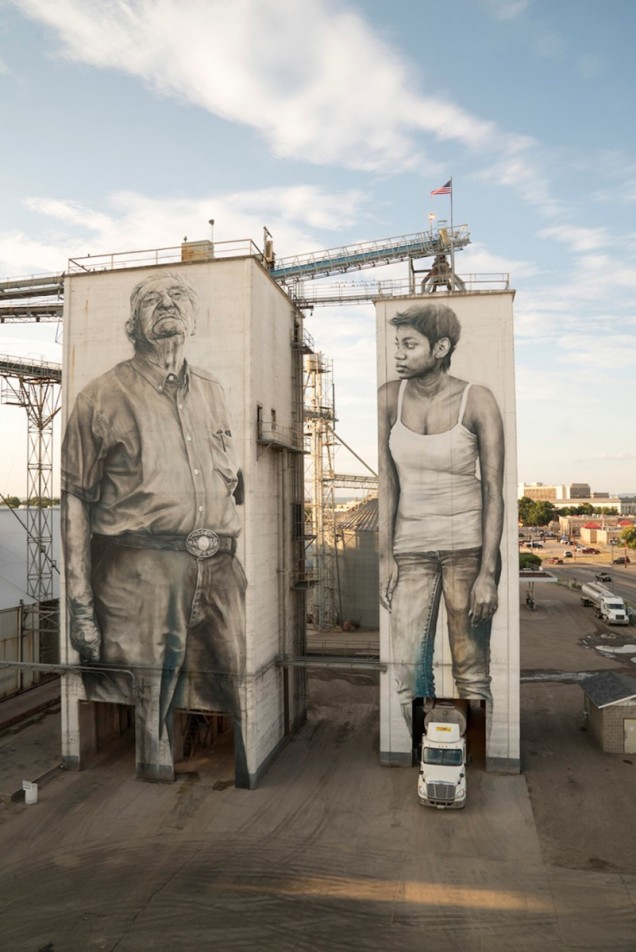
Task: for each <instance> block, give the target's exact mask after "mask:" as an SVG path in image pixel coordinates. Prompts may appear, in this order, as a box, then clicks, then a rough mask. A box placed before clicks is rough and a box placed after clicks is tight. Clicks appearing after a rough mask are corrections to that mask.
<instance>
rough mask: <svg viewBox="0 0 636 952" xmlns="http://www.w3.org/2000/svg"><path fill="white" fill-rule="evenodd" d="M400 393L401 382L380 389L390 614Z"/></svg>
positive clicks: (383, 565) (383, 591) (384, 569)
mask: <svg viewBox="0 0 636 952" xmlns="http://www.w3.org/2000/svg"><path fill="white" fill-rule="evenodd" d="M398 389H399V382H391V383H386V384H384V386H382V387H381V388H380V391H379V394H378V431H379V444H380V445H379V470H380V473H379V476H380V485H381V486H382V488H383V493H382V503H381V505H380V602H381V604H382V605H383V606H384V607H385V608H387V609H388V610H389V611H390V610H391V600H392V598H393V592H394V591H395V586H396V585H397V581H398V568H397V563H396V561H395V557H394V555H393V540H394V535H395V519H396V516H397V508H398V502H399V498H400V484H399V481H398V475H397V470H396V469H395V463H394V462H393V457H392V456H391V451H390V449H389V435H390V433H391V427H392V426H393V424H394V422H395V416H396V412H397V393H398Z"/></svg>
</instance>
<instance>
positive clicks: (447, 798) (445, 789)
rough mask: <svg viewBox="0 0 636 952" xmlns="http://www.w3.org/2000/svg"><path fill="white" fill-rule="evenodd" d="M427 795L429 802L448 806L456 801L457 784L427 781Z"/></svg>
mask: <svg viewBox="0 0 636 952" xmlns="http://www.w3.org/2000/svg"><path fill="white" fill-rule="evenodd" d="M426 796H427V797H428V800H429V803H432V804H439V806H448V805H449V804H451V803H454V802H455V784H453V783H427V784H426Z"/></svg>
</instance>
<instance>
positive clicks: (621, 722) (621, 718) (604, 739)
mask: <svg viewBox="0 0 636 952" xmlns="http://www.w3.org/2000/svg"><path fill="white" fill-rule="evenodd" d="M584 703H585V710H586V712H587V715H588V724H589V728H590V731H591V733H592V736H593V737H594V739H595V740H596V742H597V743H598V745H599V746H600V748H601V750H603V751H604V752H605V753H606V754H624V753H625V752H626V751H625V721H626V720H632V719H633V718H636V700H632V701H625V702H622V703H621V704H611V705H609V706H608V707H603V708H598V707H597V706H596V705H595V704H593V703H592V701H590V699H589V697H588V696H587V695H585V702H584Z"/></svg>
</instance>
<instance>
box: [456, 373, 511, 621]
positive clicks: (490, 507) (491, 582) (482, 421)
mask: <svg viewBox="0 0 636 952" xmlns="http://www.w3.org/2000/svg"><path fill="white" fill-rule="evenodd" d="M468 403H469V406H468V407H467V411H466V416H465V423H466V425H467V426H468V427H469V428H470V429H471V430H473V432H474V433H475V434H476V435H477V440H478V444H479V468H480V473H481V494H482V514H481V520H482V555H481V568H480V571H479V575H478V576H477V579H476V580H475V584H474V586H473V591H472V595H471V606H470V611H471V617H472V623H473V625H478V624H480V623H481V622H483V621H486V620H487V619H488V618H491V617H492V616H493V615H494V613H495V612H496V610H497V605H498V598H497V579H496V573H497V565H498V560H499V546H500V544H501V535H502V532H503V518H504V503H503V474H504V457H505V442H504V432H503V421H502V418H501V413H500V411H499V407H498V406H497V402H496V400H495V398H494V396H493V395H492V393H491V391H490V390H488V388H487V387H473V388H471V392H470V395H469V401H468Z"/></svg>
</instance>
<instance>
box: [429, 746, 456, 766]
mask: <svg viewBox="0 0 636 952" xmlns="http://www.w3.org/2000/svg"><path fill="white" fill-rule="evenodd" d="M423 760H424V763H425V764H438V765H439V766H443V767H461V765H462V752H461V750H440V748H439V747H425V748H424V757H423Z"/></svg>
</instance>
